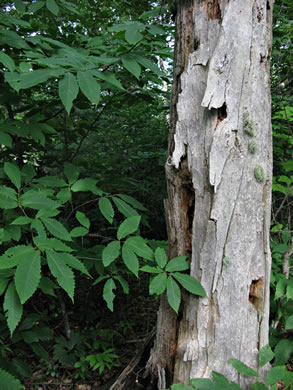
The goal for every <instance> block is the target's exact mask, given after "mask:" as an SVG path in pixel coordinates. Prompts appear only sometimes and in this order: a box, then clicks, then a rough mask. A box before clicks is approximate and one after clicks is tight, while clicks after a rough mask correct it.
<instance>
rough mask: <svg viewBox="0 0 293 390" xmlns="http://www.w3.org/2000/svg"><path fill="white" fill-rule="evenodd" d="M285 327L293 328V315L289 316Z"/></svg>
mask: <svg viewBox="0 0 293 390" xmlns="http://www.w3.org/2000/svg"><path fill="white" fill-rule="evenodd" d="M285 329H286V330H291V329H293V315H292V316H290V317H288V318H287V319H286V325H285Z"/></svg>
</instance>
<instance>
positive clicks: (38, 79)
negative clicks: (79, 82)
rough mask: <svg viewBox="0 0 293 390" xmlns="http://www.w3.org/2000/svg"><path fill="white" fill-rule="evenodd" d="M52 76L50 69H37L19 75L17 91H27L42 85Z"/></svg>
mask: <svg viewBox="0 0 293 390" xmlns="http://www.w3.org/2000/svg"><path fill="white" fill-rule="evenodd" d="M52 76H54V74H53V72H52V70H51V69H37V70H33V71H31V72H26V73H22V74H20V75H19V84H18V88H19V89H28V88H32V87H34V86H36V85H39V84H42V83H44V82H45V81H47V80H49V78H51V77H52Z"/></svg>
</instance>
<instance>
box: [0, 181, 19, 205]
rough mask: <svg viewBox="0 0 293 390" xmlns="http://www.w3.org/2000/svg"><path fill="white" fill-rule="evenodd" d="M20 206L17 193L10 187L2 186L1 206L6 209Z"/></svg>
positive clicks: (0, 187) (0, 189) (0, 190)
mask: <svg viewBox="0 0 293 390" xmlns="http://www.w3.org/2000/svg"><path fill="white" fill-rule="evenodd" d="M16 207H18V203H17V193H16V192H15V190H14V189H12V188H10V187H4V186H0V208H1V209H4V210H9V209H15V208H16Z"/></svg>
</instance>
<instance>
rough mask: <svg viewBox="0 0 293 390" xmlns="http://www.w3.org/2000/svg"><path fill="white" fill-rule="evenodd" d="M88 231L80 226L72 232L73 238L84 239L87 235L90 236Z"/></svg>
mask: <svg viewBox="0 0 293 390" xmlns="http://www.w3.org/2000/svg"><path fill="white" fill-rule="evenodd" d="M88 232H89V231H88V229H86V228H85V227H83V226H78V227H76V228H73V229H72V230H71V232H70V235H71V237H83V236H85V235H86V234H88Z"/></svg>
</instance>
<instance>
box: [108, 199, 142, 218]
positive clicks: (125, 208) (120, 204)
mask: <svg viewBox="0 0 293 390" xmlns="http://www.w3.org/2000/svg"><path fill="white" fill-rule="evenodd" d="M112 199H113V201H114V203H115V205H116V207H117V208H118V210H119V211H120V213H121V214H123V215H124V216H125V217H126V218H128V217H133V216H135V215H138V214H137V212H136V210H134V209H133V208H132V207H131V206H129V204H127V203H125V202H124V201H123V200H122V199H119V198H116V197H115V196H113V197H112Z"/></svg>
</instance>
